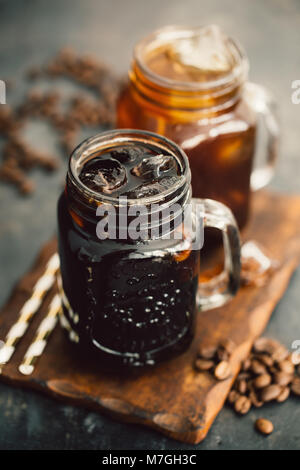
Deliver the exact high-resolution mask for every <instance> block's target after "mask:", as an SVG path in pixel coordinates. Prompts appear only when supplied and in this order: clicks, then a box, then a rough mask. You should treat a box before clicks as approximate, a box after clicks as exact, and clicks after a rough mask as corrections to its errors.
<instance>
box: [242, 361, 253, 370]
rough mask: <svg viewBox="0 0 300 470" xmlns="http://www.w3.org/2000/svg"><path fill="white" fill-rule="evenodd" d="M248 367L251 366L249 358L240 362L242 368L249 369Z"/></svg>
mask: <svg viewBox="0 0 300 470" xmlns="http://www.w3.org/2000/svg"><path fill="white" fill-rule="evenodd" d="M250 367H251V360H250V359H249V358H247V359H245V360H244V361H243V362H242V370H243V371H247V370H249V369H250Z"/></svg>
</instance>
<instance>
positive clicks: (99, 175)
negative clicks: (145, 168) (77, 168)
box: [80, 158, 127, 194]
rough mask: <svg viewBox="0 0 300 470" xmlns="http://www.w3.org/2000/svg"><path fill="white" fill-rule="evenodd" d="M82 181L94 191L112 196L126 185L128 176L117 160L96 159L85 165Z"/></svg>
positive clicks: (81, 176)
mask: <svg viewBox="0 0 300 470" xmlns="http://www.w3.org/2000/svg"><path fill="white" fill-rule="evenodd" d="M80 180H81V181H82V182H83V183H84V184H85V185H86V186H87V187H89V188H90V189H93V190H94V191H99V192H102V193H106V194H110V193H112V192H114V191H115V190H117V189H118V188H120V186H122V185H123V184H125V183H126V181H127V176H126V170H125V168H124V167H123V166H122V165H121V163H120V162H118V161H117V160H114V159H112V158H110V159H103V158H95V159H93V160H92V162H91V163H90V164H89V163H87V164H86V165H85V167H84V168H83V170H82V172H81V174H80Z"/></svg>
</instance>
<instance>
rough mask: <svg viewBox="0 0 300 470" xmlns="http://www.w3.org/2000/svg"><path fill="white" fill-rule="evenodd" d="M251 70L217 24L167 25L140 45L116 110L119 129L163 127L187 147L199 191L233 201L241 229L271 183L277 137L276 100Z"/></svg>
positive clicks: (196, 191)
mask: <svg viewBox="0 0 300 470" xmlns="http://www.w3.org/2000/svg"><path fill="white" fill-rule="evenodd" d="M247 74H248V60H247V57H246V55H245V53H244V52H243V50H242V49H241V47H240V46H239V45H238V44H237V43H236V42H235V41H233V40H232V39H231V38H230V37H228V36H226V35H225V34H224V33H223V32H222V31H221V30H220V29H219V28H218V27H217V26H215V25H213V26H207V27H203V28H186V27H176V26H172V27H166V28H163V29H161V30H158V31H156V32H154V33H152V34H151V35H150V36H149V37H147V38H145V39H143V40H142V41H141V42H139V43H138V44H137V46H136V47H135V50H134V55H133V61H132V67H131V69H130V71H129V82H128V84H127V86H125V88H124V90H123V92H122V93H121V96H120V99H119V103H118V113H117V125H118V127H120V128H134V129H145V130H148V131H153V132H157V133H158V134H161V135H164V136H167V137H168V138H170V139H171V140H173V141H174V142H176V143H177V144H178V145H180V147H181V148H183V150H184V151H185V152H186V154H187V155H188V158H189V163H190V167H191V172H192V186H193V195H194V196H195V197H209V198H212V199H216V200H218V201H221V202H223V203H224V204H226V205H227V206H229V207H230V208H231V210H232V211H233V213H234V215H235V217H236V219H237V221H238V224H239V226H240V227H243V226H244V225H245V223H246V221H247V219H248V215H249V204H250V196H251V189H253V190H256V189H259V188H261V187H263V186H265V185H266V184H267V183H268V182H269V181H270V178H271V176H272V173H273V166H274V162H275V160H276V155H277V142H278V126H277V121H276V117H275V114H274V101H273V99H272V98H271V96H270V94H269V92H267V91H266V89H264V88H263V87H261V86H259V85H256V84H253V83H248V82H247ZM258 127H259V132H258ZM258 134H259V135H258ZM255 154H257V155H259V158H255V161H256V162H255V166H256V167H255V169H254V168H253V167H254V155H255ZM257 162H259V164H258V165H256V163H257Z"/></svg>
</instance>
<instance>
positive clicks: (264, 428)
mask: <svg viewBox="0 0 300 470" xmlns="http://www.w3.org/2000/svg"><path fill="white" fill-rule="evenodd" d="M255 428H256V429H257V431H258V432H260V433H261V434H265V435H268V434H271V433H272V432H273V431H274V426H273V423H272V421H269V420H268V419H265V418H259V419H257V420H256V421H255Z"/></svg>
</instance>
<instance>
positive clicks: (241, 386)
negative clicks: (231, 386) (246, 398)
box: [236, 379, 247, 395]
mask: <svg viewBox="0 0 300 470" xmlns="http://www.w3.org/2000/svg"><path fill="white" fill-rule="evenodd" d="M236 388H237V391H238V392H240V394H241V395H244V394H245V393H246V391H247V382H246V380H243V379H241V380H239V381H238V382H237V386H236Z"/></svg>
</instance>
